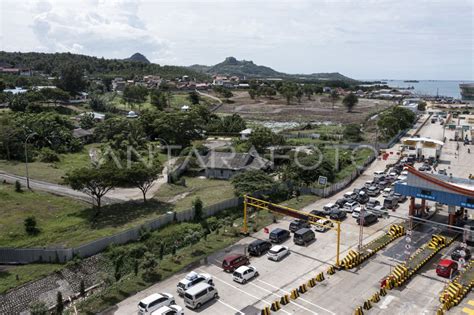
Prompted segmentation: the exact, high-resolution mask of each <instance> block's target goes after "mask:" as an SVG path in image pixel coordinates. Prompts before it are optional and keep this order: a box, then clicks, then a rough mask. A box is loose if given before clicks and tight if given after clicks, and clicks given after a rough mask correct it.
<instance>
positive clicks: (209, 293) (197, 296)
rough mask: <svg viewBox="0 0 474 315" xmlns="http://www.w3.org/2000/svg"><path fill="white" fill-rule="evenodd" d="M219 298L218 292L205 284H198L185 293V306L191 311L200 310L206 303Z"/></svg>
mask: <svg viewBox="0 0 474 315" xmlns="http://www.w3.org/2000/svg"><path fill="white" fill-rule="evenodd" d="M217 298H219V294H218V293H217V290H216V289H215V288H214V287H213V286H212V285H209V284H208V283H205V282H201V283H198V284H196V285H195V286H193V287H191V288H190V289H188V290H186V291H185V292H184V304H186V306H187V307H189V308H191V309H198V308H200V307H201V306H202V305H203V304H204V303H206V302H208V301H210V300H212V299H217Z"/></svg>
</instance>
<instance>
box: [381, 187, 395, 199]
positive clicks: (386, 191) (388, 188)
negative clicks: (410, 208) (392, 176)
mask: <svg viewBox="0 0 474 315" xmlns="http://www.w3.org/2000/svg"><path fill="white" fill-rule="evenodd" d="M392 191H393V190H392V188H390V187H387V188H385V189H384V190H383V191H382V196H384V197H388V196H390V194H391V193H392Z"/></svg>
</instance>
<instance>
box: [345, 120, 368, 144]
mask: <svg viewBox="0 0 474 315" xmlns="http://www.w3.org/2000/svg"><path fill="white" fill-rule="evenodd" d="M344 137H345V138H346V139H348V140H349V141H353V142H359V141H362V140H363V137H362V130H361V129H360V126H359V125H357V124H348V125H346V126H345V127H344Z"/></svg>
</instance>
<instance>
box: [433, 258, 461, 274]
mask: <svg viewBox="0 0 474 315" xmlns="http://www.w3.org/2000/svg"><path fill="white" fill-rule="evenodd" d="M457 270H458V263H457V262H455V261H453V260H451V259H441V260H440V261H439V263H438V266H436V274H437V275H438V276H441V277H444V278H449V277H451V276H452V275H454V274H455V273H456V272H457Z"/></svg>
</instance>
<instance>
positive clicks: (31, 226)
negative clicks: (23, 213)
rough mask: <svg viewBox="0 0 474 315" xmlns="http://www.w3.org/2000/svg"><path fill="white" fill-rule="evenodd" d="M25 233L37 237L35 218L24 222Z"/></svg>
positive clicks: (37, 230) (29, 218)
mask: <svg viewBox="0 0 474 315" xmlns="http://www.w3.org/2000/svg"><path fill="white" fill-rule="evenodd" d="M24 225H25V231H26V233H27V234H28V235H37V234H38V233H39V232H40V231H39V229H38V227H37V226H36V218H35V217H33V216H31V217H28V218H26V219H25V221H24Z"/></svg>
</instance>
